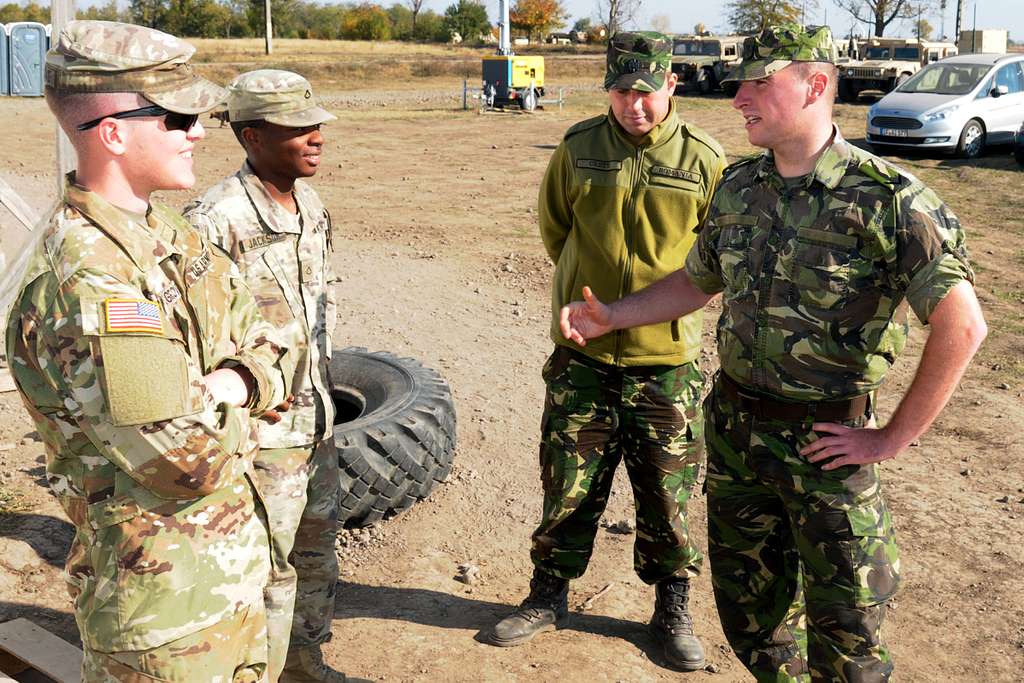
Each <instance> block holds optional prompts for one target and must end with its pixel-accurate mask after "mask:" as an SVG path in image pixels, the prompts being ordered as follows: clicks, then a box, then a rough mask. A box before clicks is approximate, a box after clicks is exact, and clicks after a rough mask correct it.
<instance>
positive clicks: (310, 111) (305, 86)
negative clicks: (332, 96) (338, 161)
mask: <svg viewBox="0 0 1024 683" xmlns="http://www.w3.org/2000/svg"><path fill="white" fill-rule="evenodd" d="M336 118H337V117H336V116H335V115H334V114H331V113H330V112H328V111H326V110H325V109H321V108H320V106H319V105H318V104H317V101H316V98H314V97H313V87H312V86H311V85H310V84H309V81H307V80H306V79H305V78H303V77H302V76H300V75H299V74H297V73H292V72H291V71H280V70H278V69H258V70H256V71H248V72H246V73H244V74H239V75H238V76H237V77H235V80H233V81H231V83H229V84H228V119H230V120H231V121H266V122H268V123H276V124H277V125H279V126H288V127H289V128H304V127H305V126H315V125H317V124H319V123H325V122H327V121H333V120H334V119H336Z"/></svg>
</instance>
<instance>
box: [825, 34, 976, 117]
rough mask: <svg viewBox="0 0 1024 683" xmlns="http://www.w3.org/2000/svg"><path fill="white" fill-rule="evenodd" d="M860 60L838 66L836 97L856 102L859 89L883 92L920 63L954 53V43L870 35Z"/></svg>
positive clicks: (861, 46) (915, 69) (911, 71)
mask: <svg viewBox="0 0 1024 683" xmlns="http://www.w3.org/2000/svg"><path fill="white" fill-rule="evenodd" d="M858 47H859V52H860V57H861V59H860V60H854V61H850V62H847V63H846V64H842V65H840V67H839V99H841V100H842V101H844V102H856V101H857V99H858V98H859V97H860V95H861V93H869V92H870V93H872V94H876V95H884V94H885V93H887V92H889V91H891V90H892V89H893V88H895V87H896V86H898V85H900V84H901V83H903V81H905V80H907V79H908V78H910V77H911V76H913V75H914V74H915V73H917V72H918V70H919V69H921V67H923V66H927V65H928V64H931V63H932V62H937V61H939V60H940V59H942V58H943V57H949V56H952V55H955V54H956V52H957V51H956V45H954V44H953V43H945V42H931V41H927V40H918V39H916V38H870V39H868V40H866V41H864V42H863V43H862V44H860V45H859V46H858Z"/></svg>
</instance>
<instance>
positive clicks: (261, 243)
mask: <svg viewBox="0 0 1024 683" xmlns="http://www.w3.org/2000/svg"><path fill="white" fill-rule="evenodd" d="M286 239H288V235H286V234H284V233H278V234H276V235H256V236H255V237H250V238H249V239H245V240H242V241H241V242H239V243H238V244H239V247H240V248H241V250H242V252H243V253H244V252H247V251H252V250H253V249H263V248H264V247H269V246H270V245H271V244H277V243H278V242H283V241H284V240H286Z"/></svg>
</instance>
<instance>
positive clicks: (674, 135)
mask: <svg viewBox="0 0 1024 683" xmlns="http://www.w3.org/2000/svg"><path fill="white" fill-rule="evenodd" d="M724 167H725V153H724V152H723V151H722V147H721V146H720V145H719V144H718V142H716V141H715V139H714V138H712V137H711V136H710V135H708V134H707V133H705V132H704V131H703V130H701V129H699V128H697V127H695V126H692V125H690V124H687V123H683V122H682V121H680V119H679V117H678V116H677V115H676V108H675V102H674V101H673V103H672V105H671V109H670V110H669V113H668V116H666V118H665V120H664V121H662V122H661V123H660V124H658V125H657V126H655V128H654V129H653V130H651V131H650V132H649V133H648V134H647V135H645V136H644V137H643V138H641V139H636V138H632V137H631V136H630V135H629V134H628V133H626V132H625V131H624V130H623V129H622V127H621V126H620V125H619V124H618V122H617V121H616V120H615V117H614V116H613V115H612V113H611V111H609V112H608V113H607V114H604V115H602V116H597V117H595V118H592V119H588V120H586V121H582V122H580V123H577V124H576V125H574V126H573V127H572V128H570V129H569V130H568V131H567V132H566V134H565V138H564V139H563V140H562V143H561V144H560V145H559V146H558V148H557V149H556V150H555V153H554V154H553V155H552V157H551V161H550V163H549V164H548V169H547V172H546V173H545V174H544V180H543V182H542V183H541V188H540V198H539V216H540V233H541V237H542V238H543V240H544V246H545V248H546V249H547V252H548V255H549V256H550V257H551V260H552V261H553V262H554V263H555V277H554V283H553V286H552V288H551V309H552V322H551V338H552V339H553V340H554V342H555V343H556V344H561V345H563V346H568V347H570V348H574V349H576V350H578V351H581V352H582V353H584V354H586V355H587V356H590V357H591V358H594V359H595V360H597V361H600V362H602V363H607V364H609V365H616V366H640V365H681V364H683V363H686V362H689V361H691V360H693V359H695V358H696V357H697V355H698V353H699V352H700V335H701V322H702V313H701V311H696V312H694V313H691V314H690V315H687V316H684V317H682V318H680V319H679V320H673V321H671V322H668V323H660V324H655V325H646V326H644V327H637V328H633V329H628V330H619V331H617V332H614V333H612V334H609V335H606V336H604V337H600V338H598V339H593V340H590V341H589V342H587V345H586V346H585V347H583V348H580V347H578V346H576V345H575V344H574V343H573V342H571V341H568V340H566V339H565V338H563V337H562V333H561V331H560V330H559V328H558V311H559V309H560V308H561V307H562V306H563V305H565V304H566V303H568V302H570V301H573V300H579V299H582V298H583V294H582V291H583V286H584V285H589V286H590V288H591V289H592V290H593V291H594V294H596V295H597V297H598V298H599V299H601V300H602V301H604V302H606V303H609V302H612V301H616V300H618V299H621V298H622V297H624V296H626V295H627V294H630V293H632V292H635V291H637V290H640V289H643V288H644V287H646V286H647V285H649V284H651V283H652V282H656V281H657V280H660V279H661V278H663V277H664V276H666V275H668V274H669V273H671V272H673V271H675V270H677V269H679V268H681V267H682V266H683V263H684V261H685V260H686V254H687V253H688V252H689V251H690V247H692V246H693V243H694V241H695V240H696V232H695V229H696V228H697V226H699V225H700V224H701V222H702V221H703V220H704V217H705V216H706V215H707V211H708V207H709V205H710V204H711V195H712V194H713V193H714V190H715V187H716V186H717V184H718V181H719V179H720V178H721V176H722V170H723V169H724Z"/></svg>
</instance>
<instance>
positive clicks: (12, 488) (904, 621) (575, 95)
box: [0, 41, 1024, 683]
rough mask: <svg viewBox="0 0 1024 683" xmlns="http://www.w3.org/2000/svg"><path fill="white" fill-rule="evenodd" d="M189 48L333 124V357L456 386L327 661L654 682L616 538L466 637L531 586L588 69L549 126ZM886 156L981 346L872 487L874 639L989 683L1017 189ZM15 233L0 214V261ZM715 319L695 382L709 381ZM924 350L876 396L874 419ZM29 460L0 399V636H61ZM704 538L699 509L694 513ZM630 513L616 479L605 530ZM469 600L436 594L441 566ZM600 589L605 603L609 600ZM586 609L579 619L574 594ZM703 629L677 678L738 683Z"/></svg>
mask: <svg viewBox="0 0 1024 683" xmlns="http://www.w3.org/2000/svg"><path fill="white" fill-rule="evenodd" d="M261 47H262V46H261V44H260V43H258V41H216V42H200V46H199V50H200V52H199V55H200V58H201V60H202V64H201V65H200V68H201V69H202V70H203V71H204V72H205V73H207V74H209V75H211V76H214V77H217V78H220V79H221V80H225V79H227V78H229V77H230V76H232V75H234V72H235V70H238V69H248V68H256V67H258V66H263V65H265V66H270V65H273V66H280V67H285V68H294V69H296V70H299V71H301V72H303V73H306V74H307V75H309V76H310V77H311V79H312V80H313V83H314V86H315V87H316V88H317V89H318V91H319V93H320V94H321V95H322V96H323V98H324V99H325V101H326V102H327V104H328V106H329V107H331V108H333V109H334V110H335V111H337V113H338V114H339V120H338V121H337V122H334V123H332V124H330V125H329V126H326V127H325V129H324V130H325V135H326V136H327V143H328V147H327V149H326V151H325V154H324V162H323V165H322V167H321V171H320V173H319V175H318V176H317V178H315V179H314V181H313V183H314V185H315V186H316V188H317V189H318V190H319V192H320V194H321V196H322V197H323V199H324V201H325V204H326V205H327V207H328V208H329V210H330V212H331V215H332V216H333V217H334V224H335V228H336V230H337V234H336V239H335V244H336V249H337V251H336V253H335V255H334V266H335V269H336V272H337V273H338V274H339V276H340V283H339V288H340V292H339V293H340V299H341V305H340V307H339V317H338V322H337V328H336V332H337V334H336V338H337V340H338V343H339V344H340V345H356V346H364V347H368V348H370V349H385V350H389V351H392V352H395V353H398V354H400V355H409V356H414V357H417V358H420V359H422V360H423V361H424V362H425V363H426V364H428V365H430V366H432V367H434V368H437V369H438V370H439V371H441V372H442V373H443V374H444V375H445V376H446V377H447V378H448V380H449V381H450V383H451V387H452V391H453V394H454V397H455V400H456V408H457V411H458V416H459V446H458V450H457V453H456V461H455V462H456V465H455V469H454V471H453V474H452V477H451V479H450V481H449V482H448V483H447V484H445V485H444V486H442V487H440V488H439V489H438V490H437V491H436V492H435V494H434V495H433V497H432V498H431V499H430V500H428V501H426V502H424V503H421V504H419V505H417V506H415V507H413V508H412V509H411V510H410V511H408V512H407V513H404V514H403V515H400V516H398V517H396V518H394V519H392V520H389V521H386V522H384V523H382V524H379V525H377V526H375V527H373V528H372V529H367V530H354V531H346V532H344V533H342V534H341V535H340V537H339V553H340V556H341V560H342V576H341V585H340V587H339V592H338V602H337V615H336V618H335V622H334V627H333V631H334V639H333V641H332V642H331V643H329V644H328V645H327V650H326V651H327V656H328V659H329V660H330V661H332V662H335V663H338V664H339V665H340V666H342V667H343V668H344V669H345V670H346V671H347V672H348V673H349V674H350V675H354V676H360V677H363V678H370V679H373V680H378V681H427V680H431V681H433V680H440V681H515V680H523V681H559V682H560V683H562V682H565V681H630V682H633V681H668V680H679V679H680V677H681V675H680V674H679V673H677V672H673V671H671V670H669V669H667V668H665V665H664V662H663V661H662V659H661V657H660V655H659V654H658V652H657V649H656V648H655V647H654V645H653V644H652V643H651V642H650V640H649V639H648V636H647V635H646V630H645V624H646V621H647V620H648V619H649V617H650V612H651V608H652V605H653V591H652V590H651V589H650V588H649V587H647V586H644V585H643V584H642V583H641V582H640V581H639V580H638V579H637V578H636V576H635V575H634V574H633V573H632V570H631V567H632V559H631V553H632V550H631V548H632V541H633V537H632V536H629V535H621V534H613V533H607V532H605V531H604V530H602V532H601V533H600V535H599V538H598V545H597V552H596V553H595V557H594V560H593V563H592V565H591V567H590V570H589V571H588V573H587V574H586V575H585V576H584V577H583V578H582V579H580V580H579V581H576V582H574V584H573V592H572V593H571V595H570V606H571V608H572V610H573V621H572V626H571V628H569V629H566V630H563V631H560V632H558V633H555V634H547V635H545V636H544V637H542V638H538V639H537V640H536V641H534V642H533V643H530V644H528V645H526V646H523V647H521V648H514V649H509V650H499V649H496V648H492V647H489V646H487V645H484V644H482V643H480V642H478V641H477V640H476V639H475V637H476V635H477V633H478V632H479V631H480V630H481V629H483V628H486V627H487V626H489V625H490V624H491V623H493V621H494V620H496V619H498V618H500V617H501V616H503V615H504V614H505V613H506V612H507V610H508V607H509V605H511V604H512V603H515V602H518V601H519V600H520V599H521V598H522V597H523V595H524V594H525V591H526V589H527V579H528V576H529V572H530V562H529V558H528V544H529V535H530V531H531V530H532V528H533V526H534V524H535V523H536V520H537V518H538V516H539V513H540V505H541V497H540V484H539V469H538V466H537V455H536V453H537V450H536V449H537V436H538V433H537V431H538V425H539V419H540V412H541V398H542V395H543V386H542V383H541V380H540V368H541V365H542V363H543V361H544V358H545V357H546V355H547V354H548V353H550V348H551V342H550V340H549V339H548V338H547V329H548V314H549V313H548V285H549V279H550V276H551V270H552V269H551V266H550V264H549V263H548V262H547V260H546V257H545V255H544V251H543V249H542V247H541V244H540V241H539V238H538V236H537V225H536V210H535V202H536V191H537V184H538V181H539V179H540V177H541V175H542V173H543V171H544V168H545V165H546V163H547V160H548V158H549V156H550V154H551V150H552V149H553V148H554V146H555V145H556V144H557V143H558V141H559V139H560V138H561V135H562V133H563V132H564V131H565V129H566V128H568V127H569V126H570V125H571V124H572V123H573V122H575V121H577V120H579V119H581V118H584V117H587V116H591V115H594V114H598V113H601V112H602V111H604V109H605V108H606V99H605V97H606V96H605V95H604V94H603V93H602V92H601V91H600V90H599V89H598V87H597V86H598V83H599V80H600V77H601V74H602V65H601V56H600V54H599V53H586V54H581V55H575V54H567V53H558V52H554V53H550V54H547V53H546V56H547V57H548V67H547V68H548V74H549V76H548V83H549V89H557V88H559V87H562V88H564V89H565V91H566V93H567V97H568V99H567V102H566V106H565V108H564V109H563V110H562V111H559V110H558V108H557V107H551V106H548V107H547V108H546V109H545V110H543V111H538V112H535V113H533V114H519V113H511V112H510V113H484V114H480V113H479V112H477V111H476V110H471V111H462V110H461V89H462V79H463V78H469V79H470V80H471V82H472V81H474V80H476V79H478V77H479V76H478V64H477V60H478V59H479V58H480V56H481V55H482V54H484V53H486V52H488V51H489V50H487V49H482V50H474V49H468V48H447V47H444V48H442V47H437V46H433V47H423V46H404V45H395V44H386V45H374V44H368V43H318V42H313V41H311V42H299V41H295V42H292V41H277V50H278V51H277V52H276V53H275V55H273V57H272V58H267V57H264V56H261V54H260V51H261ZM677 104H678V105H679V107H680V111H681V112H682V115H683V116H684V117H685V118H686V119H687V120H688V121H689V122H691V123H693V124H695V125H698V126H700V127H702V128H704V129H706V130H708V131H709V132H711V133H712V134H713V135H714V136H715V137H716V138H717V139H718V140H719V141H720V142H721V143H722V144H723V145H724V146H725V148H726V150H727V151H728V153H729V155H730V158H733V159H736V158H739V157H740V156H742V155H745V154H748V153H750V152H752V151H753V150H752V149H751V148H750V146H749V145H748V144H747V142H746V139H745V135H744V133H743V129H742V127H741V119H740V117H739V116H738V115H737V114H736V113H735V112H734V111H733V110H732V109H731V107H730V101H729V100H728V99H725V98H723V97H711V98H691V97H686V98H680V99H678V100H677ZM866 111H867V108H866V107H865V106H848V105H840V106H838V107H837V110H836V118H837V121H838V123H839V125H840V128H841V129H842V130H843V132H844V134H845V135H846V136H847V137H848V138H849V139H851V140H853V141H854V142H855V143H857V142H862V140H863V131H864V117H865V114H866ZM0 116H2V117H3V120H5V121H16V122H17V127H16V130H15V129H14V127H8V131H9V132H8V134H7V137H6V140H5V144H4V146H3V148H2V150H0V177H2V178H3V179H4V180H6V181H7V182H8V183H9V184H11V185H12V186H13V187H15V188H16V189H17V190H18V191H19V192H20V193H22V194H23V195H24V196H25V198H26V199H27V200H28V201H29V202H30V204H32V206H33V207H34V208H35V209H36V210H38V211H42V210H43V209H44V208H45V207H46V206H47V205H48V204H49V203H50V202H51V201H53V199H54V188H55V187H56V180H55V178H54V172H53V166H54V161H53V155H54V152H53V149H54V144H53V124H52V121H51V119H50V118H49V116H48V113H47V112H46V109H45V105H44V104H43V103H42V101H41V100H23V99H10V98H7V99H2V100H0ZM210 123H211V124H212V125H211V126H210V127H208V130H207V136H206V139H205V140H204V141H202V143H201V144H200V145H199V147H198V148H197V155H196V156H197V161H196V169H197V175H198V178H199V181H198V184H197V186H196V188H194V190H193V191H190V192H183V193H180V194H174V195H168V196H166V197H164V198H163V199H164V200H165V201H167V202H169V203H171V204H173V205H176V206H181V205H183V204H184V203H185V202H186V201H187V200H188V199H189V198H190V197H191V196H193V195H194V194H195V193H197V192H200V191H202V190H203V189H205V188H206V187H208V186H209V185H211V184H212V183H214V182H216V181H217V180H219V179H220V178H222V177H223V176H225V175H227V174H229V173H232V172H233V171H234V170H236V168H237V167H238V165H239V164H240V162H241V155H240V149H239V148H238V146H237V143H236V142H235V140H234V138H233V136H232V134H231V132H230V130H229V129H227V128H217V127H216V123H215V122H210ZM892 160H893V161H894V162H896V163H898V164H900V165H901V166H903V167H904V168H906V169H907V170H908V171H909V172H911V173H913V174H915V175H917V176H919V177H920V178H922V179H923V180H924V181H925V182H927V183H928V184H929V185H931V186H932V187H934V188H935V189H936V190H937V191H938V193H939V194H940V195H941V196H942V197H943V198H944V199H945V200H946V201H947V202H948V203H949V205H950V206H951V207H952V208H953V210H954V211H955V212H956V213H957V215H958V216H959V217H960V218H961V220H962V222H963V224H964V225H965V227H966V229H967V232H968V245H969V247H970V250H971V254H972V260H973V263H974V265H975V268H976V271H977V275H978V277H977V288H978V293H979V296H980V298H981V300H982V302H983V306H984V308H985V312H986V315H987V318H988V321H989V328H990V333H989V338H988V340H987V341H986V343H985V345H984V346H983V348H982V350H981V352H980V353H979V355H978V357H977V359H976V360H975V362H974V364H973V365H972V367H971V369H970V370H969V372H968V374H967V376H966V377H965V379H964V381H963V382H962V383H961V385H960V387H959V388H958V390H957V391H956V393H955V395H954V397H953V399H952V402H951V404H950V406H949V407H948V408H947V409H946V411H945V412H944V413H943V414H942V416H941V417H940V418H939V420H938V421H937V422H936V424H935V425H934V426H933V428H932V429H931V430H930V431H929V432H928V433H927V434H926V435H925V436H924V437H922V438H921V440H920V442H919V443H918V444H916V445H915V446H913V447H912V448H910V449H909V450H908V451H907V452H906V453H904V454H902V455H901V456H900V457H899V458H897V459H896V460H894V461H890V462H888V463H886V465H885V466H884V472H885V477H886V486H887V490H888V496H889V499H890V502H891V507H892V509H893V513H894V516H895V518H896V523H897V525H898V533H899V538H900V542H901V548H902V553H903V557H902V571H903V576H904V580H903V588H902V591H901V593H900V594H899V595H898V598H897V600H896V604H895V609H894V610H893V611H892V612H891V613H890V615H889V617H888V619H887V622H886V627H885V628H886V633H887V636H888V640H889V642H890V644H891V646H892V649H893V652H894V655H895V659H896V667H897V680H899V681H904V682H916V681H920V682H921V683H933V682H936V681H943V682H944V681H964V682H974V681H980V682H986V683H987V682H990V681H992V682H999V683H1003V682H1005V683H1012V682H1015V681H1020V680H1022V674H1021V671H1024V597H1022V596H1024V578H1022V567H1024V551H1022V549H1021V545H1022V544H1021V538H1022V537H1024V437H1022V432H1021V424H1022V423H1024V401H1022V396H1024V279H1022V277H1021V272H1022V271H1024V191H1022V189H1021V187H1022V184H1024V171H1021V170H1019V169H1017V167H1016V165H1015V164H1014V163H1013V159H1012V157H1011V156H1010V154H1009V151H1008V150H1006V149H1001V150H1000V149H995V150H991V151H990V152H989V153H987V154H986V155H985V156H983V157H982V158H981V159H978V160H975V161H971V162H966V161H961V160H956V159H950V158H945V157H929V156H916V157H913V158H895V157H893V158H892ZM25 237H26V236H25V231H23V230H21V229H20V228H18V227H17V226H16V225H15V224H14V223H13V221H12V220H11V218H10V216H9V215H7V214H6V213H5V212H4V213H0V242H2V247H3V249H4V251H5V252H6V253H7V255H8V257H11V256H13V255H15V254H16V253H17V252H18V251H19V250H20V248H21V245H22V244H24V243H25ZM716 315H717V311H716V310H710V311H709V314H708V316H707V322H706V328H705V352H704V354H703V363H704V366H705V369H706V370H707V371H709V372H710V371H711V370H712V369H713V368H714V366H715V363H716V361H715V354H714V345H713V322H714V319H715V317H716ZM926 334H927V331H926V330H924V329H922V328H921V327H920V326H918V325H916V324H915V325H914V326H913V328H912V335H911V340H910V343H909V344H908V349H907V351H906V353H905V354H904V356H903V358H902V359H901V360H900V362H899V363H898V364H897V366H896V367H895V368H894V370H893V372H892V373H891V374H890V377H889V379H888V381H887V383H886V385H885V387H883V390H882V392H881V396H880V412H881V417H882V418H883V419H884V418H885V417H886V416H888V415H890V414H891V412H892V410H893V408H894V407H895V405H896V404H897V402H898V400H899V397H900V396H901V395H902V393H903V391H904V390H905V389H906V387H907V384H908V382H909V379H910V377H911V376H912V373H913V369H914V366H915V363H916V358H917V357H918V354H919V353H920V349H921V345H922V343H923V341H924V339H925V338H926ZM43 462H44V461H43V452H42V447H41V444H40V443H39V441H38V438H37V436H36V435H35V434H34V432H33V428H32V426H31V423H30V422H29V420H28V417H27V416H26V414H25V412H24V410H23V408H22V407H21V404H20V402H19V400H18V398H17V396H16V395H15V394H12V393H7V394H0V511H2V512H0V621H2V620H6V619H9V618H13V617H17V616H27V617H29V618H31V619H33V620H35V621H36V622H37V623H39V624H41V625H43V626H44V627H46V628H49V629H51V630H53V631H55V632H57V633H59V634H60V635H62V636H63V637H65V638H67V639H69V640H72V641H74V640H76V639H77V637H78V636H77V631H76V628H75V625H74V620H73V618H72V617H71V612H70V605H69V603H68V599H67V595H66V593H65V591H64V589H63V586H62V585H61V581H60V579H59V567H60V565H61V563H62V560H63V556H64V553H65V551H66V548H67V544H68V542H69V539H70V532H69V526H68V523H67V522H66V521H65V519H64V516H63V514H62V513H61V512H60V510H59V508H58V506H57V505H56V504H55V502H54V500H53V498H52V497H51V496H50V495H49V493H48V491H47V489H46V487H45V481H44V479H43V473H44V470H43ZM690 509H691V516H692V522H691V526H692V528H693V530H694V534H695V537H696V539H697V541H698V542H699V543H701V544H703V543H705V533H706V525H705V504H704V500H703V498H702V497H701V496H700V495H697V496H696V497H695V498H694V500H693V502H692V504H691V508H690ZM631 516H632V500H631V497H630V494H629V487H628V484H627V482H625V480H624V478H622V477H620V478H619V479H618V480H617V482H616V484H615V486H614V491H613V496H612V498H611V501H610V503H609V508H608V512H607V514H606V519H607V520H608V521H610V522H615V521H618V520H621V519H626V518H630V517H631ZM461 563H471V564H474V565H476V566H477V567H479V570H480V571H479V581H478V582H476V583H474V584H472V585H466V584H463V583H459V582H457V581H455V580H454V577H455V575H456V573H457V566H458V565H459V564H461ZM609 585H610V586H611V587H610V588H609V589H608V590H607V591H603V589H604V588H605V586H609ZM598 593H600V597H599V598H596V599H595V600H593V601H592V602H588V598H591V597H592V596H595V595H596V594H598ZM693 602H694V605H693V608H694V614H695V620H696V626H697V629H698V632H699V634H700V635H701V637H702V638H703V640H704V643H705V645H706V647H707V649H708V661H709V665H710V666H709V669H708V671H707V672H698V673H695V674H690V675H688V676H686V679H687V680H694V681H698V680H699V681H704V680H707V681H713V682H715V683H718V682H721V683H734V682H740V681H748V680H749V677H748V676H747V675H746V673H745V671H744V670H743V669H742V667H741V666H740V665H739V664H738V662H737V661H736V660H735V658H734V657H733V656H732V654H731V653H730V651H729V649H728V646H727V644H726V642H725V639H724V637H723V635H722V632H721V630H720V628H719V626H718V621H717V615H716V613H715V609H714V604H713V600H712V598H711V589H710V582H709V579H708V577H707V576H706V575H704V576H701V577H700V578H699V579H698V580H697V583H696V589H695V595H694V599H693Z"/></svg>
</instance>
